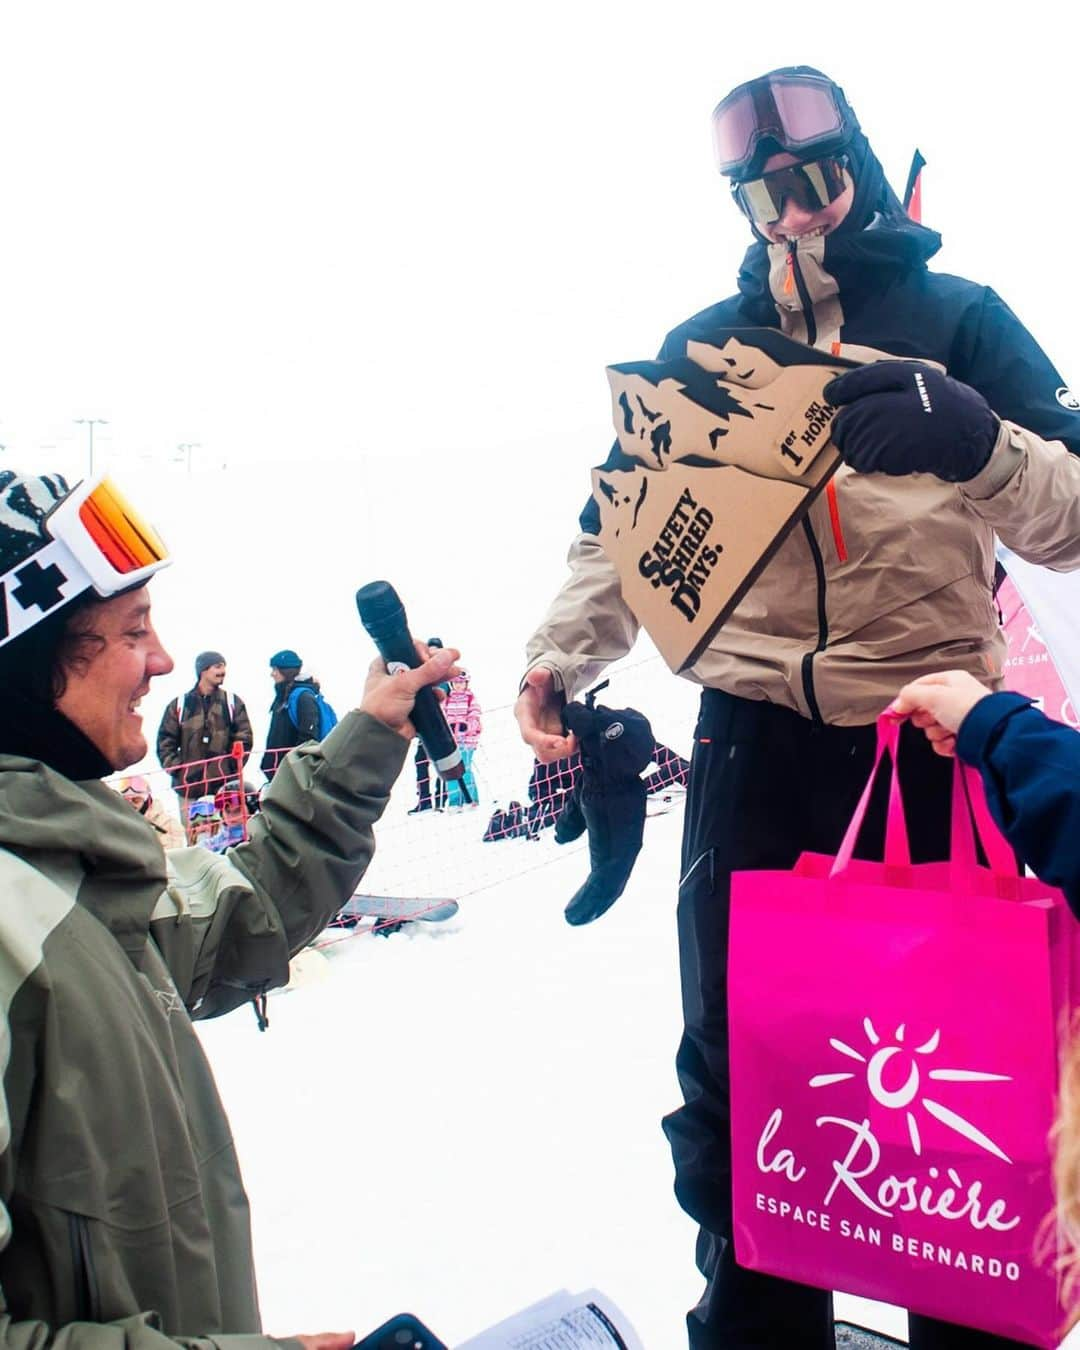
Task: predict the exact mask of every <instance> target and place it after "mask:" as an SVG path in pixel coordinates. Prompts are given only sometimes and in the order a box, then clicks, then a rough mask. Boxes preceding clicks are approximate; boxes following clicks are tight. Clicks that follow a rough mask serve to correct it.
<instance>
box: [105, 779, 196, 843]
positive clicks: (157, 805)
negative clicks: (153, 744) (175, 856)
mask: <svg viewBox="0 0 1080 1350" xmlns="http://www.w3.org/2000/svg"><path fill="white" fill-rule="evenodd" d="M117 791H118V792H119V793H120V796H121V797H123V799H124V801H126V802H127V803H128V805H129V806H131V807H133V808H134V809H135V810H136V811H138V813H139V815H140V816H145V817H146V821H147V823H148V824H149V825H152V826H153V827H154V830H155V832H156V834H157V836H158V841H159V842H160V844H161V847H162V848H183V847H184V844H185V842H186V841H185V839H184V831H183V828H182V827H181V825H180V822H179V821H178V820H177V818H176V817H175V816H174V815H173V813H172V812H171V811H170V810H169V808H168V807H167V806H166V805H165V804H164V803H163V802H158V801H155V800H154V797H153V794H152V793H151V791H150V784H149V783H148V782H147V781H146V779H145V778H143V777H142V775H141V774H134V775H132V776H131V777H129V778H121V779H120V782H119V783H118V784H117Z"/></svg>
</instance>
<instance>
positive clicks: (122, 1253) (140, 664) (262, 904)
mask: <svg viewBox="0 0 1080 1350" xmlns="http://www.w3.org/2000/svg"><path fill="white" fill-rule="evenodd" d="M167 562H168V555H167V553H166V551H165V547H164V545H163V544H162V542H161V540H160V539H159V538H158V536H157V535H156V533H155V532H154V531H153V530H152V529H151V528H150V527H149V526H148V525H147V524H146V522H145V521H143V520H141V519H140V517H139V515H138V514H137V512H135V511H134V510H133V509H132V508H131V507H130V505H129V504H128V503H127V502H126V501H125V500H124V499H123V497H122V496H121V495H120V494H119V493H118V492H117V491H116V490H115V488H113V487H112V485H111V484H109V483H108V482H101V481H100V480H98V481H90V482H88V483H85V484H83V485H81V486H80V487H79V488H76V489H75V491H73V492H69V491H68V488H67V484H66V483H65V482H64V480H63V479H62V478H61V477H59V476H58V475H52V476H33V475H27V476H23V475H18V474H15V473H12V472H11V471H9V470H3V471H0V619H2V623H0V689H2V690H3V697H2V698H0V902H2V903H0V1046H2V1047H3V1080H2V1084H0V1305H2V1307H3V1310H4V1327H3V1333H2V1335H3V1340H4V1344H5V1345H7V1346H20V1345H25V1346H30V1345H47V1344H54V1345H64V1346H68V1347H71V1350H103V1347H106V1346H125V1347H127V1350H179V1347H195V1346H200V1347H206V1348H207V1350H209V1347H213V1346H217V1347H220V1348H221V1350H225V1348H226V1347H228V1346H230V1345H232V1346H235V1347H237V1348H239V1347H244V1348H245V1350H275V1347H278V1346H280V1345H281V1344H282V1343H283V1342H281V1341H278V1340H274V1339H271V1338H270V1337H266V1336H263V1335H262V1334H261V1331H260V1323H259V1309H258V1302H257V1298H256V1291H255V1273H254V1265H253V1261H252V1252H251V1233H250V1223H249V1218H248V1204H247V1198H246V1196H245V1194H244V1187H243V1183H242V1181H241V1178H240V1172H239V1167H238V1164H237V1159H236V1151H235V1148H234V1146H233V1143H232V1139H231V1136H230V1132H229V1124H228V1120H227V1119H226V1116H225V1112H224V1108H223V1107H222V1104H221V1101H220V1099H219V1098H218V1095H217V1090H216V1088H215V1086H214V1081H213V1077H212V1075H211V1073H210V1068H209V1065H208V1063H207V1061H206V1058H205V1056H204V1054H203V1051H202V1048H201V1045H200V1042H199V1039H198V1037H197V1036H196V1034H195V1029H194V1027H193V1026H192V1022H191V1017H192V1016H195V1017H214V1016H217V1015H219V1014H221V1013H225V1012H228V1011H230V1009H232V1008H235V1007H238V1006H239V1005H240V1004H242V1003H245V1002H247V1001H249V1000H251V999H252V998H254V997H255V996H257V995H260V996H261V995H262V994H264V993H265V991H266V990H268V989H272V988H275V987H276V986H279V985H283V984H284V983H285V982H286V981H287V979H288V975H289V957H290V955H291V954H293V953H295V952H297V951H299V950H300V948H302V947H303V946H304V945H305V944H306V943H307V942H308V941H309V940H310V939H311V938H312V937H314V935H315V934H316V933H318V932H319V930H320V929H321V928H323V927H324V926H325V925H326V923H328V922H329V920H330V919H331V918H332V917H333V916H334V915H335V914H336V913H337V912H338V910H339V909H341V907H342V905H343V904H344V903H345V900H346V899H347V898H348V897H349V896H350V895H351V894H352V892H353V890H354V889H355V886H356V883H357V881H358V880H359V879H360V877H361V876H362V875H363V873H364V870H365V868H366V866H367V864H368V861H369V859H370V857H371V853H372V848H373V838H372V825H373V823H374V821H376V820H377V819H378V818H379V816H380V815H381V814H382V811H383V808H384V807H385V806H386V802H387V799H388V797H389V794H390V788H391V785H392V784H393V782H394V779H395V778H396V777H397V775H398V773H399V771H400V769H401V767H402V765H403V764H404V762H405V756H406V753H407V750H408V740H409V737H410V736H411V735H412V727H411V724H410V722H409V720H408V718H409V713H410V711H411V708H412V702H413V698H414V697H415V694H416V691H417V690H418V689H420V688H421V687H422V686H423V685H426V684H432V683H438V682H439V681H442V680H446V679H448V678H450V676H451V674H452V672H453V670H454V669H455V668H454V667H453V665H452V661H453V660H454V658H455V657H456V656H457V652H456V651H452V650H449V649H448V650H447V651H445V652H440V653H439V654H438V655H437V656H436V657H434V658H433V659H431V660H428V661H425V662H424V664H423V665H421V666H420V667H419V668H418V669H416V670H415V671H408V672H406V673H404V674H402V675H398V676H395V677H394V678H393V679H391V678H390V677H389V676H388V675H387V674H386V673H385V668H383V669H382V670H381V671H380V670H378V669H376V667H374V666H373V667H372V671H371V673H370V674H369V676H368V681H367V684H366V687H365V689H364V694H363V698H362V700H361V703H360V707H359V709H358V710H357V711H355V712H352V713H350V714H349V715H348V716H347V717H345V718H343V719H342V722H341V724H340V725H339V726H338V727H336V728H335V730H334V731H333V732H331V733H330V735H329V736H327V738H326V739H325V740H324V741H323V742H321V743H319V744H310V745H306V746H302V747H301V748H299V749H297V750H295V751H294V752H293V753H292V754H291V755H290V756H289V757H288V758H287V759H286V760H285V762H284V763H283V764H282V766H281V768H280V769H279V771H278V773H277V776H276V777H275V779H274V783H273V785H272V787H271V788H270V789H269V790H268V791H267V793H266V796H265V797H264V799H263V804H262V808H263V809H262V811H261V813H260V814H259V816H257V817H256V818H255V819H254V820H253V821H252V823H251V831H250V839H249V841H248V842H247V843H243V844H239V845H237V847H236V848H233V849H230V850H229V852H228V853H227V854H223V855H219V856H215V855H213V854H210V853H208V852H207V851H206V850H205V849H201V848H180V849H177V850H175V851H173V852H171V853H169V854H168V855H166V854H165V852H164V851H163V850H162V848H161V845H160V843H159V842H158V836H157V834H156V833H155V831H154V829H153V827H152V826H151V825H150V823H149V822H148V821H147V820H146V819H145V818H144V817H142V816H140V815H139V814H138V813H137V812H135V811H133V810H132V809H131V807H130V806H128V805H127V803H126V802H125V801H124V800H123V799H122V798H121V797H120V796H119V794H117V793H115V792H113V791H112V790H111V789H110V788H109V787H108V786H107V785H106V784H105V783H104V782H102V781H101V779H102V778H103V777H104V776H105V775H108V774H111V773H112V772H114V771H115V770H120V769H124V768H126V767H127V766H129V765H131V764H133V763H135V762H136V761H138V760H140V759H141V758H142V757H143V756H144V755H145V754H146V740H145V737H144V735H143V729H142V719H141V716H140V713H139V703H140V701H141V699H142V698H143V697H144V696H145V695H146V693H147V692H148V690H149V688H150V683H151V681H152V680H153V679H155V678H156V677H157V676H158V675H166V674H168V672H169V671H170V670H172V668H173V663H172V658H171V657H170V656H169V655H168V653H167V652H166V651H165V649H164V648H163V647H162V645H161V642H160V640H159V638H158V636H157V634H156V633H155V631H154V627H153V624H152V623H151V619H150V600H149V591H148V589H147V586H146V583H147V581H149V580H150V578H151V577H152V576H153V575H154V574H155V573H156V572H157V571H158V570H159V569H160V568H162V567H164V566H165V565H166V564H167ZM379 664H380V665H381V663H379ZM210 805H211V809H213V803H210ZM295 1339H296V1340H297V1341H298V1342H299V1343H300V1344H301V1345H302V1346H303V1347H304V1350H348V1347H349V1346H351V1345H352V1343H353V1340H354V1337H353V1335H352V1333H351V1332H344V1333H340V1334H338V1333H322V1334H319V1335H314V1336H300V1337H296V1338H295ZM285 1343H286V1344H287V1343H289V1342H285Z"/></svg>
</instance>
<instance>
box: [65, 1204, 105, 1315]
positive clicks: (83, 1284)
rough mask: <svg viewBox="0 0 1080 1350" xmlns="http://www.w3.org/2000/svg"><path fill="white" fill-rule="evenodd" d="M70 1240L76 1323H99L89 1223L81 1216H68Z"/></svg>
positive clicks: (99, 1308) (98, 1299)
mask: <svg viewBox="0 0 1080 1350" xmlns="http://www.w3.org/2000/svg"><path fill="white" fill-rule="evenodd" d="M68 1236H69V1237H70V1239H71V1268H72V1270H73V1271H74V1273H75V1320H76V1322H100V1321H101V1296H100V1294H99V1293H98V1282H97V1272H96V1271H95V1270H94V1254H93V1252H92V1251H91V1249H90V1223H89V1221H88V1220H87V1219H86V1217H85V1216H84V1215H82V1214H70V1213H69V1214H68Z"/></svg>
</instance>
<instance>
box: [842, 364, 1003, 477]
mask: <svg viewBox="0 0 1080 1350" xmlns="http://www.w3.org/2000/svg"><path fill="white" fill-rule="evenodd" d="M824 392H825V397H826V398H827V399H828V400H829V402H830V403H833V404H836V405H840V409H841V410H840V412H839V413H838V414H837V415H836V419H835V420H834V422H833V424H832V432H831V435H832V439H833V441H834V442H835V443H836V447H837V449H838V450H839V451H840V453H841V454H842V455H843V457H844V460H845V461H846V462H847V463H848V464H850V465H851V467H852V468H853V469H857V470H858V471H859V473H889V474H907V473H932V474H936V475H937V477H938V478H943V479H944V480H945V482H947V483H966V482H967V480H968V479H969V478H974V477H975V475H976V474H977V473H978V472H979V470H980V469H982V468H983V467H984V466H985V465H986V462H987V460H989V458H990V454H991V452H992V451H993V449H994V442H995V441H996V440H997V435H998V428H999V427H1000V425H1001V424H1000V422H999V421H998V419H997V418H996V417H995V416H994V413H993V412H992V411H991V409H990V405H989V404H988V403H987V401H986V399H984V398H983V396H982V394H980V393H979V392H978V390H976V389H972V387H971V386H970V385H968V384H961V383H960V381H959V380H953V379H950V377H949V376H948V375H943V374H942V373H941V371H940V370H936V369H935V368H934V367H933V366H928V365H925V364H924V363H923V362H921V361H875V362H873V364H871V365H868V366H860V367H859V369H858V370H849V371H847V372H846V373H845V374H843V375H838V376H837V377H836V379H835V380H830V382H829V383H828V384H827V385H826V386H825V391H824Z"/></svg>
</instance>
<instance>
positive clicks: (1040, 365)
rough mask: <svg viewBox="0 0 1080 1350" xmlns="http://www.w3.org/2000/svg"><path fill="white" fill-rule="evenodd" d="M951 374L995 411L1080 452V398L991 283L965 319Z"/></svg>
mask: <svg viewBox="0 0 1080 1350" xmlns="http://www.w3.org/2000/svg"><path fill="white" fill-rule="evenodd" d="M949 374H950V375H952V376H954V377H955V378H956V379H958V380H963V381H964V383H965V384H970V385H971V386H972V387H973V388H974V389H977V390H978V391H979V393H980V394H982V396H983V398H985V399H986V401H987V403H989V404H990V406H991V408H993V410H994V412H996V413H997V415H998V416H999V417H1002V418H1005V419H1006V420H1007V421H1009V422H1016V423H1017V424H1018V425H1019V426H1022V427H1024V428H1026V430H1028V431H1033V432H1034V433H1035V434H1036V436H1041V437H1042V438H1043V440H1046V441H1064V443H1065V444H1066V445H1067V446H1068V448H1069V449H1070V450H1071V451H1072V452H1073V454H1074V455H1077V454H1080V404H1078V406H1076V407H1070V406H1069V404H1070V403H1078V401H1077V400H1076V398H1075V397H1074V396H1073V395H1072V394H1070V392H1069V390H1068V387H1067V385H1066V384H1065V381H1064V380H1063V379H1062V378H1061V376H1060V375H1059V374H1058V372H1057V370H1055V368H1054V366H1053V364H1052V363H1051V361H1050V359H1049V357H1048V356H1047V355H1046V353H1045V352H1044V351H1043V350H1042V348H1041V347H1040V346H1039V344H1038V343H1037V342H1036V341H1035V339H1034V338H1033V337H1032V336H1031V334H1030V333H1029V332H1028V330H1027V329H1026V328H1025V327H1024V325H1023V324H1022V323H1021V322H1020V320H1019V319H1018V318H1017V317H1016V315H1015V314H1014V313H1013V312H1012V310H1011V309H1010V308H1009V306H1008V305H1007V304H1006V303H1005V301H1004V300H1002V298H1001V296H999V295H998V294H997V293H996V292H995V291H993V290H991V289H990V287H989V286H987V287H984V289H983V299H982V303H981V304H980V305H972V306H971V307H970V308H969V309H968V310H967V312H966V313H965V314H964V316H963V318H962V319H961V321H960V323H959V325H958V327H957V331H956V337H955V340H954V342H953V349H952V357H951V359H950V361H949Z"/></svg>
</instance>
